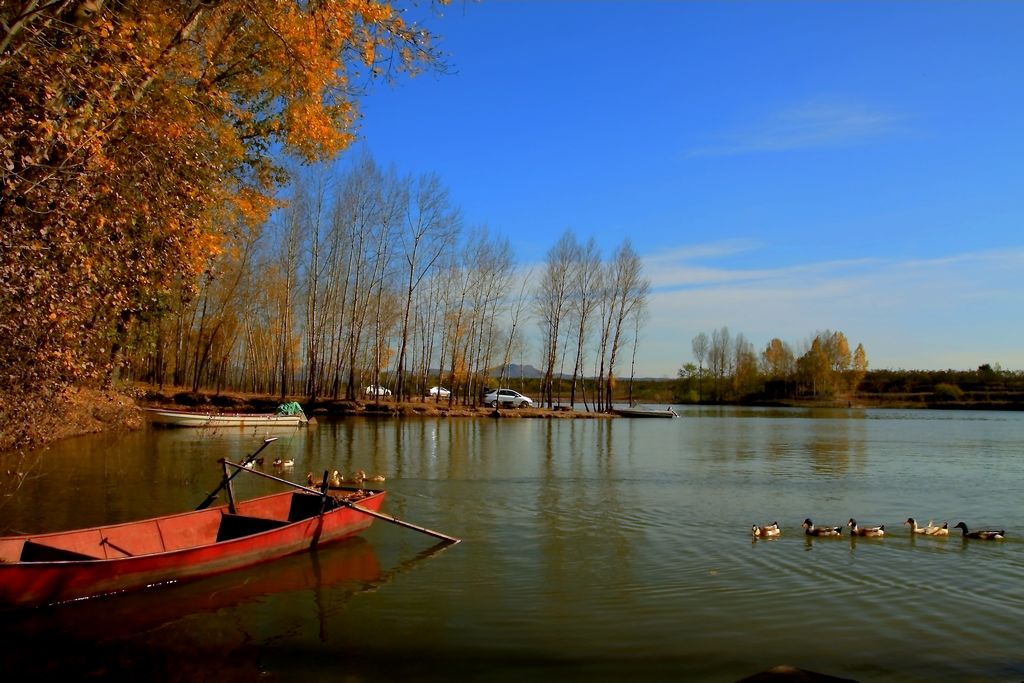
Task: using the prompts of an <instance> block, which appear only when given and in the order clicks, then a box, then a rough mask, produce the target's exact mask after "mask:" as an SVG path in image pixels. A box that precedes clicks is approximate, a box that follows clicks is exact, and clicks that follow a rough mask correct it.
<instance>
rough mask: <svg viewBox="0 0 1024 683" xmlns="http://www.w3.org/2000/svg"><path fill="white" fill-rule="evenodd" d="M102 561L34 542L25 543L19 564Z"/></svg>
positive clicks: (90, 556) (91, 556)
mask: <svg viewBox="0 0 1024 683" xmlns="http://www.w3.org/2000/svg"><path fill="white" fill-rule="evenodd" d="M98 559H102V558H99V557H95V556H93V555H86V554H85V553H76V552H75V551H73V550H66V549H65V548H55V547H53V546H50V545H46V544H43V543H36V542H35V541H25V545H24V546H22V549H21V558H20V561H21V562H70V561H72V560H98Z"/></svg>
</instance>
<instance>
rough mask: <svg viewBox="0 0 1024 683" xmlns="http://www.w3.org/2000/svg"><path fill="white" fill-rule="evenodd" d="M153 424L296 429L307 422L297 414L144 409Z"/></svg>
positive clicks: (303, 414)
mask: <svg viewBox="0 0 1024 683" xmlns="http://www.w3.org/2000/svg"><path fill="white" fill-rule="evenodd" d="M146 413H147V414H148V415H149V420H150V422H152V423H153V424H157V425H162V426H165V427H298V426H299V425H303V424H306V423H307V422H309V420H308V419H307V418H306V414H305V413H303V412H302V409H301V408H300V409H299V411H298V413H294V414H288V413H282V412H280V410H278V412H276V413H200V412H193V411H189V410H172V409H169V408H146Z"/></svg>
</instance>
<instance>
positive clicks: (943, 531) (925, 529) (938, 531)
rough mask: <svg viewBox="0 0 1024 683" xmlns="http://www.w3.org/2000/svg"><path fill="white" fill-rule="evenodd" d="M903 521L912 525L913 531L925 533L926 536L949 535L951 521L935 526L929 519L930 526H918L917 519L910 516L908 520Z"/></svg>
mask: <svg viewBox="0 0 1024 683" xmlns="http://www.w3.org/2000/svg"><path fill="white" fill-rule="evenodd" d="M903 523H904V524H906V525H907V526H909V527H910V531H911V533H915V534H923V535H925V536H949V522H943V523H942V526H934V525H933V524H932V523H931V521H929V522H928V526H918V525H917V521H916V520H915V519H914V518H913V517H908V518H907V521H905V522H903Z"/></svg>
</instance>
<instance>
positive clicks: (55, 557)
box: [0, 466, 404, 606]
mask: <svg viewBox="0 0 1024 683" xmlns="http://www.w3.org/2000/svg"><path fill="white" fill-rule="evenodd" d="M236 467H237V466H236ZM293 486H294V485H293ZM212 496H213V494H211V497H212ZM229 500H230V498H229ZM383 501H384V492H383V491H360V490H357V489H352V490H348V491H345V492H342V493H340V494H339V493H331V494H329V495H317V494H316V493H315V492H313V491H309V490H300V491H286V492H284V493H277V494H272V495H268V496H262V497H260V498H254V499H250V500H246V501H239V502H237V503H234V504H232V503H229V504H228V505H224V506H220V507H210V508H206V509H201V510H198V511H193V512H185V513H181V514H176V515H169V516H165V517H157V518H153V519H147V520H142V521H137V522H128V523H125V524H114V525H109V526H101V527H95V528H91V529H79V530H75V531H64V532H56V533H47V534H29V535H22V536H7V537H0V605H3V606H33V605H43V604H50V603H56V602H65V601H68V600H76V599H79V598H86V597H93V596H98V595H105V594H109V593H118V592H122V591H129V590H135V589H139V588H144V587H148V586H153V585H159V584H166V583H173V582H178V581H182V580H186V579H195V578H199V577H203V576H209V575H213V574H220V573H223V572H227V571H230V570H235V569H241V568H243V567H249V566H252V565H256V564H259V563H262V562H267V561H270V560H274V559H277V558H281V557H284V556H287V555H292V554H295V553H300V552H304V551H308V550H312V549H315V548H317V547H319V546H322V545H325V544H327V543H332V542H335V541H339V540H341V539H344V538H347V537H350V536H353V535H355V534H358V533H359V532H360V531H363V530H364V529H366V528H367V527H368V526H370V524H371V523H372V522H373V518H374V517H381V518H385V519H388V521H392V520H393V518H390V517H389V516H387V515H383V514H382V513H379V512H377V510H378V509H379V508H380V506H381V503H382V502H383ZM201 507H202V506H201ZM395 521H397V520H395ZM403 524H404V523H403Z"/></svg>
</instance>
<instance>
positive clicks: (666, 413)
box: [612, 406, 679, 417]
mask: <svg viewBox="0 0 1024 683" xmlns="http://www.w3.org/2000/svg"><path fill="white" fill-rule="evenodd" d="M612 412H614V413H615V414H616V415H620V416H622V417H679V414H678V413H676V411H674V410H672V409H671V408H659V409H654V408H643V407H640V406H633V407H632V408H615V409H613V410H612Z"/></svg>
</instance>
